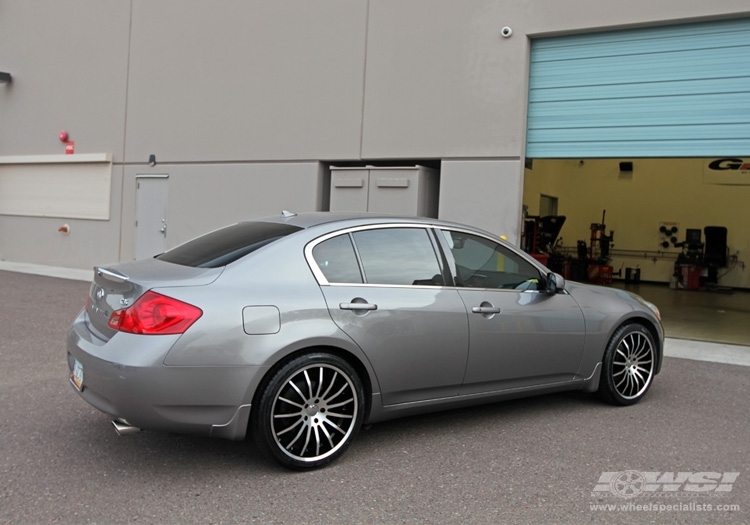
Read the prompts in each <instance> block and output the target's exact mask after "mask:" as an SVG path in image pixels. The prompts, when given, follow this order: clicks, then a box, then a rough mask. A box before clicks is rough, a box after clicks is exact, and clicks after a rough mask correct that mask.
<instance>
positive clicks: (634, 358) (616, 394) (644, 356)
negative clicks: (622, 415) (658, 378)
mask: <svg viewBox="0 0 750 525" xmlns="http://www.w3.org/2000/svg"><path fill="white" fill-rule="evenodd" d="M602 366H603V369H602V375H601V379H600V380H599V395H600V396H601V398H602V399H604V401H606V402H608V403H611V404H613V405H620V406H625V405H633V404H635V403H637V402H638V401H640V399H641V398H642V397H643V396H644V395H645V394H646V392H647V391H648V389H649V387H650V386H651V382H652V380H653V378H654V370H656V344H655V343H654V336H653V335H651V332H649V330H648V329H647V328H646V327H645V326H643V325H641V324H629V325H625V326H621V327H620V328H618V329H617V331H616V332H615V333H614V335H613V336H612V339H610V341H609V344H608V345H607V349H606V350H605V351H604V360H603V363H602Z"/></svg>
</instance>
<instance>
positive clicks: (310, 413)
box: [253, 353, 364, 469]
mask: <svg viewBox="0 0 750 525" xmlns="http://www.w3.org/2000/svg"><path fill="white" fill-rule="evenodd" d="M363 408H364V394H363V389H362V382H361V381H360V379H359V376H358V375H357V373H356V371H355V370H354V369H353V368H352V367H351V365H349V363H347V362H346V361H345V360H343V359H341V358H340V357H338V356H335V355H332V354H325V353H316V354H306V355H303V356H300V357H297V358H295V359H293V360H292V361H290V362H289V363H287V364H285V365H284V366H283V367H281V369H279V370H278V371H277V372H276V374H274V376H273V377H272V378H271V380H270V381H269V382H268V384H267V385H266V387H265V389H264V390H263V392H262V393H261V395H260V399H259V403H258V404H257V406H254V407H253V413H254V417H253V434H254V436H255V441H256V443H257V444H258V446H259V448H260V449H261V450H264V451H267V452H268V453H270V454H271V455H272V456H273V457H274V458H275V459H276V460H277V461H279V462H280V463H281V464H283V465H284V466H287V467H290V468H295V469H311V468H317V467H321V466H323V465H326V464H327V463H330V462H331V461H333V460H334V459H336V458H337V457H339V456H340V455H341V454H343V453H344V451H345V450H346V449H347V448H348V447H349V444H350V443H351V442H352V440H353V439H354V437H355V436H356V435H357V432H358V431H359V428H360V426H361V425H362V417H363Z"/></svg>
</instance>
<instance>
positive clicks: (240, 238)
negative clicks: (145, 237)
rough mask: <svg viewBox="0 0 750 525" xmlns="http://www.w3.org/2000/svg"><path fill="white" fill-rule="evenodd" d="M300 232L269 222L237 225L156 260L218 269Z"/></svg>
mask: <svg viewBox="0 0 750 525" xmlns="http://www.w3.org/2000/svg"><path fill="white" fill-rule="evenodd" d="M301 229H302V228H300V227H298V226H292V225H289V224H278V223H273V222H241V223H238V224H234V225H232V226H227V227H226V228H222V229H220V230H216V231H214V232H211V233H207V234H206V235H203V236H202V237H198V238H197V239H193V240H192V241H188V242H186V243H185V244H182V245H180V246H178V247H176V248H174V249H172V250H169V251H168V252H164V253H163V254H161V255H159V256H157V259H159V260H162V261H166V262H171V263H174V264H181V265H183V266H193V267H195V268H218V267H220V266H226V265H227V264H229V263H232V262H234V261H236V260H237V259H240V258H241V257H244V256H245V255H248V254H249V253H252V252H254V251H255V250H257V249H259V248H262V247H263V246H266V245H267V244H270V243H272V242H274V241H276V240H278V239H281V238H282V237H285V236H287V235H289V234H290V233H294V232H296V231H299V230H301Z"/></svg>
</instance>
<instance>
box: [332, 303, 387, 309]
mask: <svg viewBox="0 0 750 525" xmlns="http://www.w3.org/2000/svg"><path fill="white" fill-rule="evenodd" d="M339 308H341V309H342V310H377V309H378V305H376V304H370V303H340V304H339Z"/></svg>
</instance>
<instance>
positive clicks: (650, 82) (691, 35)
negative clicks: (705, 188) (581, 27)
mask: <svg viewBox="0 0 750 525" xmlns="http://www.w3.org/2000/svg"><path fill="white" fill-rule="evenodd" d="M530 75H531V76H530V93H529V114H528V117H529V118H528V134H527V151H526V156H527V157H529V158H617V157H716V156H738V157H747V156H749V155H750V19H739V20H725V21H716V22H706V23H700V24H690V25H677V26H668V27H658V28H645V29H636V30H625V31H613V32H606V33H596V34H587V35H575V36H566V37H554V38H541V39H538V40H533V41H532V43H531V71H530Z"/></svg>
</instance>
